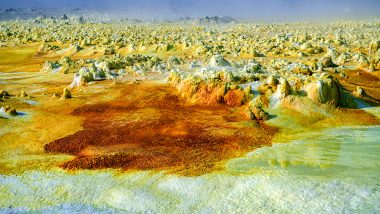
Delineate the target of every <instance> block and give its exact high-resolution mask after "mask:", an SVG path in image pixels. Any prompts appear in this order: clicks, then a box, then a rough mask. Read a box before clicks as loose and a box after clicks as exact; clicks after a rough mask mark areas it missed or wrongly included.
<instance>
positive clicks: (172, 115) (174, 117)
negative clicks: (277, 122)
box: [45, 83, 276, 175]
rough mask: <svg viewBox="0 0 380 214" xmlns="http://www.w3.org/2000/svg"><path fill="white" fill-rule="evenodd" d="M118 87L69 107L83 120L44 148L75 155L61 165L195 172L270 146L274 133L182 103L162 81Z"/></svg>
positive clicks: (226, 111)
mask: <svg viewBox="0 0 380 214" xmlns="http://www.w3.org/2000/svg"><path fill="white" fill-rule="evenodd" d="M121 90H122V91H121V92H122V93H121V94H122V95H121V96H120V97H119V98H118V99H117V100H113V101H109V102H106V103H101V104H93V105H85V106H82V107H80V108H77V109H76V110H74V112H73V114H74V115H80V116H83V117H84V118H85V120H84V124H83V130H81V131H78V132H76V133H75V134H72V135H69V136H67V137H64V138H61V139H58V140H55V141H53V142H51V143H49V144H47V145H45V151H46V152H51V153H65V154H72V155H75V156H76V158H74V159H73V160H70V161H67V162H65V163H63V164H62V165H61V166H62V167H63V168H66V169H100V168H122V169H125V170H162V169H165V170H168V171H169V172H175V173H178V174H182V175H199V174H203V173H208V172H211V171H214V170H220V169H222V168H223V166H222V163H223V160H226V159H230V158H233V157H237V156H241V155H244V154H245V153H247V152H249V151H252V150H253V149H255V148H258V147H261V146H263V145H270V143H271V140H272V138H273V135H274V133H275V132H276V128H273V127H268V126H265V125H264V124H257V123H256V122H253V121H247V120H246V118H244V116H243V115H241V114H240V113H239V111H233V109H230V108H228V107H226V106H224V105H221V104H217V105H208V106H201V105H190V104H187V103H186V102H184V101H183V100H180V99H179V97H178V96H177V94H176V91H175V90H174V89H173V88H171V87H170V86H168V85H166V84H158V83H141V84H134V85H123V86H122V89H121Z"/></svg>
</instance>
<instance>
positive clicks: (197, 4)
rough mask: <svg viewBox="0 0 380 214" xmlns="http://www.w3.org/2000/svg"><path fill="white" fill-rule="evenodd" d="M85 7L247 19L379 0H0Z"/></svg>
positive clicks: (356, 10)
mask: <svg viewBox="0 0 380 214" xmlns="http://www.w3.org/2000/svg"><path fill="white" fill-rule="evenodd" d="M8 7H18V8H20V7H23V8H25V7H49V8H52V7H54V8H86V9H96V10H102V11H106V12H109V13H118V14H123V15H126V16H128V15H130V16H140V17H162V18H169V17H178V16H187V15H188V16H204V15H218V16H223V15H226V16H233V17H237V18H248V19H260V18H263V19H270V18H276V19H281V18H289V19H294V18H295V19H297V18H310V19H313V18H326V19H329V18H337V17H338V18H340V17H367V16H376V15H377V16H379V15H380V0H262V1H258V0H0V8H8Z"/></svg>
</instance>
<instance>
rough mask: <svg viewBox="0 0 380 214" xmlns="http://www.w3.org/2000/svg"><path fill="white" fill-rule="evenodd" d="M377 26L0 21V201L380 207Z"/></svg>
mask: <svg viewBox="0 0 380 214" xmlns="http://www.w3.org/2000/svg"><path fill="white" fill-rule="evenodd" d="M379 26H380V22H379V20H367V21H345V22H343V21H342V22H333V23H284V24H262V23H257V24H256V23H237V21H235V20H233V19H231V18H229V17H205V18H199V19H195V20H191V19H185V20H180V21H176V22H169V23H161V22H158V23H153V22H137V21H133V20H111V21H108V22H104V21H101V20H97V19H95V18H86V17H83V16H80V17H76V16H67V15H65V16H63V17H61V18H42V17H38V18H32V19H27V20H23V21H21V20H9V21H1V22H0V29H1V31H0V106H1V109H0V145H1V146H0V155H1V156H0V157H1V159H0V173H1V175H0V212H4V213H7V212H50V213H55V212H60V211H62V210H65V211H68V212H89V213H93V212H148V213H173V212H174V213H177V212H180V213H181V212H185V213H188V212H191V213H192V212H196V213H198V212H211V213H213V212H217V213H218V212H232V211H234V212H247V211H248V212H279V213H282V212H305V210H307V212H313V213H314V212H317V213H320V212H328V213H336V212H349V213H356V212H360V213H377V212H380V208H379V206H378V202H379V201H380V188H379V187H380V180H379V176H380V174H379V170H378V168H379V167H380V165H379V164H380V159H379V155H378V154H379V152H380V147H379V144H378V139H377V138H378V136H379V134H380V126H379V124H380V119H379V116H380V109H379V107H378V106H379V104H380V80H379V78H380V71H379V70H380V40H379V38H380V31H379Z"/></svg>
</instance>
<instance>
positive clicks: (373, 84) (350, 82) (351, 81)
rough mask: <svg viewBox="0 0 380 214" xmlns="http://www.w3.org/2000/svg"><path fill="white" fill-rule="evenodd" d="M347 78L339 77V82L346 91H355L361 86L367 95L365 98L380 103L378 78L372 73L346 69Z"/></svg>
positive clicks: (379, 82)
mask: <svg viewBox="0 0 380 214" xmlns="http://www.w3.org/2000/svg"><path fill="white" fill-rule="evenodd" d="M345 72H346V74H347V79H344V78H340V80H339V81H340V83H341V84H342V86H343V87H344V88H345V89H347V90H348V91H355V90H356V88H357V87H358V86H360V87H362V88H363V89H364V90H365V92H366V94H367V95H368V97H366V98H365V99H366V100H367V101H370V102H372V103H375V104H380V79H379V77H377V76H376V75H375V74H374V73H369V72H367V71H362V70H346V71H345Z"/></svg>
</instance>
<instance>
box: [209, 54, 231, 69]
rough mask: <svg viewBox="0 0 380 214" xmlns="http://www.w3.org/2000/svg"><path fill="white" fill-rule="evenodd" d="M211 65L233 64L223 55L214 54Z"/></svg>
mask: <svg viewBox="0 0 380 214" xmlns="http://www.w3.org/2000/svg"><path fill="white" fill-rule="evenodd" d="M209 65H210V66H222V67H223V66H231V63H229V62H228V61H227V60H226V59H224V57H223V56H222V55H214V56H212V57H211V59H210V63H209Z"/></svg>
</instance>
